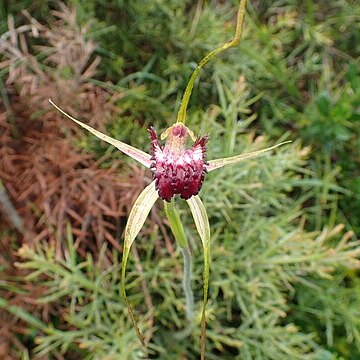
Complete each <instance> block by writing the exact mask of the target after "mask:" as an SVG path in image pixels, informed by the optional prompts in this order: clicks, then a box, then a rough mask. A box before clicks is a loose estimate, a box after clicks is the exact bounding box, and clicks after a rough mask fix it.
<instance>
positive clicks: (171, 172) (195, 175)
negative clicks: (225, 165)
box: [149, 124, 209, 201]
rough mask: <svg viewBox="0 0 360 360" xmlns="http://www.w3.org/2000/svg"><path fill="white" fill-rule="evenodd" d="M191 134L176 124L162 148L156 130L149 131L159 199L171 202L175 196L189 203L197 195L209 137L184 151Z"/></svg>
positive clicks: (204, 169) (185, 128) (203, 175)
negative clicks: (188, 200)
mask: <svg viewBox="0 0 360 360" xmlns="http://www.w3.org/2000/svg"><path fill="white" fill-rule="evenodd" d="M188 132H189V130H188V129H187V127H186V126H184V125H182V124H175V125H173V126H172V127H171V128H170V129H169V132H168V133H167V136H168V139H167V141H166V143H165V146H161V145H160V143H159V140H158V138H157V134H156V131H155V130H154V128H152V127H151V128H150V129H149V133H150V139H151V154H152V160H153V163H152V165H151V169H152V171H153V172H154V178H155V186H156V189H157V190H158V193H159V196H160V197H161V198H162V199H163V200H166V201H170V200H171V198H172V197H173V196H174V195H180V197H181V198H183V199H185V200H187V199H189V198H190V197H191V196H193V195H196V194H198V192H199V191H200V189H201V186H202V183H203V181H204V177H205V174H206V165H207V163H206V161H205V157H206V154H205V153H206V146H205V145H206V143H207V142H208V139H209V137H208V136H207V135H206V136H204V137H202V138H198V139H197V140H196V141H195V142H194V145H193V146H192V147H191V148H190V149H186V148H185V141H186V138H187V136H188Z"/></svg>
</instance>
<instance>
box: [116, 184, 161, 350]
mask: <svg viewBox="0 0 360 360" xmlns="http://www.w3.org/2000/svg"><path fill="white" fill-rule="evenodd" d="M158 197H159V195H158V193H157V191H156V189H155V181H153V182H152V183H151V184H150V185H148V186H147V187H146V188H145V189H144V190H143V191H142V192H141V194H140V195H139V196H138V198H137V199H136V201H135V203H134V205H133V207H132V209H131V211H130V215H129V218H128V221H127V224H126V227H125V240H124V249H123V256H122V269H121V292H122V294H123V297H124V300H125V303H126V306H127V308H128V310H129V314H130V318H131V322H132V324H133V326H134V328H135V331H136V333H137V335H138V337H139V339H140V341H141V343H142V344H143V345H144V346H145V341H144V338H143V336H142V335H141V333H140V330H139V328H138V326H137V323H136V320H135V316H134V313H133V311H132V308H131V306H130V303H129V301H128V299H127V296H126V290H125V272H126V263H127V260H128V257H129V253H130V248H131V245H132V243H133V242H134V240H135V238H136V236H137V235H138V233H139V232H140V230H141V228H142V226H143V225H144V222H145V220H146V218H147V216H148V215H149V212H150V210H151V208H152V207H153V205H154V203H155V201H156V200H157V198H158Z"/></svg>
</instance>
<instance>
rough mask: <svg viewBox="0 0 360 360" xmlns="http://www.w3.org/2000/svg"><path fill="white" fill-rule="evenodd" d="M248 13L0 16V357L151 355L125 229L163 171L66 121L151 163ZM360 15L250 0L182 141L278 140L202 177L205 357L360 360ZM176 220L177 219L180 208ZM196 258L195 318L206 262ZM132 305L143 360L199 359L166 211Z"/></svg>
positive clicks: (147, 238) (230, 4)
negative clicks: (186, 98)
mask: <svg viewBox="0 0 360 360" xmlns="http://www.w3.org/2000/svg"><path fill="white" fill-rule="evenodd" d="M236 6H237V1H215V0H214V1H207V2H202V1H198V2H193V1H183V0H182V1H180V0H156V1H155V0H154V1H138V0H134V1H131V2H127V1H122V0H109V1H107V2H106V5H104V2H103V1H99V0H91V1H83V0H72V1H68V2H66V3H64V4H63V3H59V2H51V1H46V0H36V1H29V0H22V1H8V2H6V3H1V4H0V19H1V21H0V32H1V34H2V35H1V37H0V49H1V51H0V89H1V99H2V102H1V103H0V209H1V220H0V239H1V241H0V246H1V252H0V308H1V310H0V323H1V333H0V358H1V359H70V360H71V359H107V360H110V359H140V358H144V354H143V353H142V349H141V347H140V344H139V342H138V340H137V338H136V336H135V333H134V330H133V329H132V327H131V324H130V321H129V318H128V316H127V313H126V311H125V306H124V303H123V301H122V298H121V296H120V294H119V289H120V284H119V274H120V271H119V270H120V266H121V264H120V263H119V259H120V258H121V256H120V255H121V250H122V245H121V244H122V231H123V230H124V224H125V222H126V217H127V215H128V213H129V210H130V208H131V204H132V203H133V201H134V199H135V198H136V196H137V195H138V193H139V192H140V191H141V189H142V188H143V187H144V185H145V184H147V183H149V181H150V180H151V174H150V173H149V172H146V171H144V170H143V169H141V168H139V167H137V166H135V165H133V163H131V162H128V160H127V159H126V158H125V157H124V156H122V155H121V154H119V152H117V151H116V150H114V149H113V148H110V147H108V146H106V145H105V144H104V143H101V142H99V141H97V140H96V138H94V137H93V136H90V135H88V134H85V133H83V132H82V131H81V130H79V129H77V128H76V127H75V126H74V125H73V124H71V123H70V122H69V121H68V120H66V119H64V118H63V117H61V116H60V115H59V114H58V113H56V112H54V111H53V109H51V108H50V106H49V104H48V98H49V97H51V98H53V100H54V101H55V102H56V103H57V104H59V105H60V106H61V107H62V108H64V110H66V111H68V112H70V113H71V114H72V115H74V116H76V117H78V118H79V119H81V120H82V121H85V122H88V123H89V124H90V125H91V126H94V127H96V128H98V129H100V130H102V131H106V132H107V133H109V134H110V135H111V136H114V137H117V138H119V139H121V140H123V141H126V142H129V143H131V144H132V145H134V146H137V147H139V148H142V149H144V150H148V149H149V144H148V135H147V131H146V129H147V128H148V127H149V125H153V126H154V127H155V128H157V129H159V130H162V129H164V128H165V127H166V126H167V125H169V124H170V123H171V122H172V121H174V120H175V115H176V111H177V109H178V106H179V103H180V98H181V95H182V92H183V90H184V88H185V85H186V83H187V80H188V79H189V77H190V74H191V72H192V70H193V69H194V67H195V64H196V62H197V61H199V60H200V59H201V58H202V57H203V56H204V54H205V53H206V52H207V51H209V50H211V49H213V48H215V47H216V46H217V45H219V44H220V43H222V42H224V41H226V40H228V39H230V38H232V36H233V31H234V21H233V20H234V16H235V13H236ZM359 24H360V4H359V3H358V2H357V1H351V0H347V1H345V0H337V1H331V2H328V1H321V0H319V1H313V0H307V1H296V0H288V1H249V4H248V14H247V16H246V19H245V29H244V37H243V40H242V43H241V45H240V46H238V47H237V48H235V49H231V50H229V51H228V52H226V53H224V54H222V55H221V56H220V57H219V58H217V59H216V60H214V61H212V62H211V63H210V64H209V65H208V66H207V67H206V68H205V70H204V71H203V72H202V74H201V78H200V79H199V81H198V83H197V85H196V89H195V91H194V94H193V97H192V100H191V102H190V108H189V111H188V126H189V127H191V128H192V130H194V132H195V133H197V134H204V133H210V135H211V141H210V143H209V146H208V148H209V150H208V157H209V159H211V158H214V157H219V156H226V155H230V154H235V153H240V152H244V151H249V150H251V149H258V148H262V147H265V146H267V145H270V144H273V143H275V142H277V141H280V140H284V139H292V140H293V143H292V144H291V145H290V146H287V147H284V148H281V149H280V150H279V151H277V152H276V153H274V154H272V155H268V156H264V157H261V158H258V159H255V160H249V161H247V162H244V163H242V164H241V165H240V166H235V167H232V168H229V169H225V170H224V171H220V170H219V171H218V172H214V173H211V174H209V175H208V177H207V178H206V182H205V185H204V187H203V189H202V191H201V196H202V198H203V200H204V203H205V205H206V207H207V210H208V213H209V217H210V223H211V228H212V234H213V236H212V249H213V250H212V268H211V285H210V302H209V305H208V313H207V314H208V319H209V321H208V346H207V358H208V359H217V358H222V359H276V360H278V359H284V360H294V359H317V360H335V359H337V360H339V359H354V360H355V359H359V357H360V314H359V309H360V300H359V299H360V297H359V295H360V283H359V280H358V276H357V270H356V269H357V268H358V267H359V261H358V256H359V243H358V242H357V240H356V239H357V238H358V237H359V233H360V195H359V190H358V189H359V187H360V177H359V172H360V166H359V165H360V164H359V163H360V136H359V135H360V126H359V125H360V113H359V106H360V76H359V52H360V51H359V50H360V25H359ZM179 205H180V203H179ZM182 217H183V219H184V222H185V223H186V225H187V226H186V229H187V234H188V236H189V239H190V240H191V244H192V248H193V253H194V259H195V260H194V271H195V275H194V283H193V287H194V292H195V295H196V303H197V308H196V313H197V314H198V318H197V319H196V322H197V324H199V322H200V305H201V296H202V292H201V285H202V280H201V273H202V255H201V246H200V241H199V239H198V238H197V236H196V231H195V229H194V225H193V223H192V222H191V221H190V216H189V210H188V209H187V208H186V207H185V206H184V207H183V208H182ZM131 259H132V260H130V264H129V271H128V292H129V295H130V299H131V301H132V302H133V303H134V304H135V309H136V311H137V312H138V317H139V318H141V319H142V321H141V328H142V330H143V331H144V332H145V333H146V336H147V338H148V340H149V355H148V356H149V357H150V358H158V359H196V358H198V356H199V334H200V327H199V326H197V327H196V328H195V330H194V333H193V334H192V335H191V336H190V337H188V338H185V339H179V336H177V333H178V331H180V330H181V329H182V328H183V327H184V324H185V317H184V300H183V294H182V289H181V268H182V264H181V261H182V260H181V255H180V254H179V251H178V249H177V248H176V245H175V242H174V240H173V237H172V235H171V233H170V230H169V228H168V224H167V223H166V221H164V214H163V208H162V205H161V203H160V202H159V203H158V205H157V206H156V208H154V209H153V211H152V212H151V215H150V218H149V220H148V222H147V226H146V228H145V229H144V230H143V231H142V233H141V234H140V236H139V238H138V239H137V241H136V246H135V247H134V249H133V253H132V257H131Z"/></svg>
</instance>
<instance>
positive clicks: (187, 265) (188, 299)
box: [180, 246, 194, 322]
mask: <svg viewBox="0 0 360 360" xmlns="http://www.w3.org/2000/svg"><path fill="white" fill-rule="evenodd" d="M180 250H181V253H182V255H183V258H184V277H183V282H182V285H183V289H184V294H185V314H186V319H187V320H188V321H189V322H193V320H194V311H193V310H194V293H193V291H192V289H191V274H192V259H191V253H190V249H189V247H188V246H187V247H185V248H180Z"/></svg>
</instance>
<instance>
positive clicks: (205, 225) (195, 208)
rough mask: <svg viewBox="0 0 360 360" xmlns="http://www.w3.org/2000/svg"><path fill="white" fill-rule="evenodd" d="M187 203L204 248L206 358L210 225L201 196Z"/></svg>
mask: <svg viewBox="0 0 360 360" xmlns="http://www.w3.org/2000/svg"><path fill="white" fill-rule="evenodd" d="M187 203H188V204H189V206H190V210H191V213H192V215H193V218H194V221H195V225H196V229H197V231H198V233H199V235H200V238H201V241H202V244H203V248H204V304H203V308H202V312H201V359H202V360H204V359H205V345H206V314H205V309H206V303H207V298H208V289H209V275H210V225H209V219H208V216H207V212H206V209H205V206H204V204H203V203H202V201H201V199H200V198H199V196H197V195H196V196H193V197H191V198H190V199H189V200H187Z"/></svg>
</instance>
